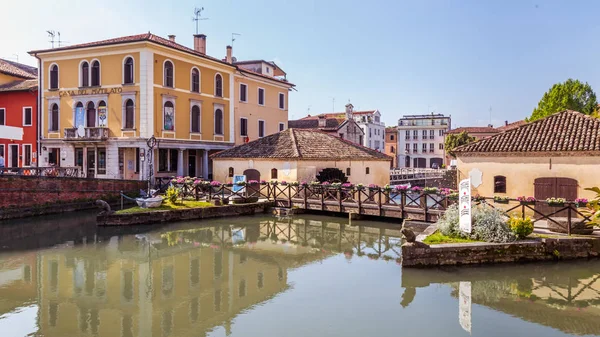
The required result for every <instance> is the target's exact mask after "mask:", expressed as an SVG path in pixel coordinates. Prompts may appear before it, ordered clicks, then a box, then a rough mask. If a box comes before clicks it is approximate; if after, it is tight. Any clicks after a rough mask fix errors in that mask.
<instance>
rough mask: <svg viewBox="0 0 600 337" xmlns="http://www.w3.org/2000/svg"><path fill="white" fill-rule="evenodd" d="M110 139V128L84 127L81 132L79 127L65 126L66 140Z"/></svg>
mask: <svg viewBox="0 0 600 337" xmlns="http://www.w3.org/2000/svg"><path fill="white" fill-rule="evenodd" d="M107 139H108V128H98V127H94V128H83V132H82V133H81V134H79V133H78V132H77V128H65V136H64V140H73V141H103V140H107Z"/></svg>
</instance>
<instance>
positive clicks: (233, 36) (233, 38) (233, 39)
mask: <svg viewBox="0 0 600 337" xmlns="http://www.w3.org/2000/svg"><path fill="white" fill-rule="evenodd" d="M241 35H242V34H238V33H231V47H232V48H233V41H235V37H236V36H241Z"/></svg>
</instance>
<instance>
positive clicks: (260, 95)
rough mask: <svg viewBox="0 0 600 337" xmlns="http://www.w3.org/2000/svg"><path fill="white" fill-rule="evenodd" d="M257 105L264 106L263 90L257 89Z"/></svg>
mask: <svg viewBox="0 0 600 337" xmlns="http://www.w3.org/2000/svg"><path fill="white" fill-rule="evenodd" d="M258 105H265V89H263V88H258Z"/></svg>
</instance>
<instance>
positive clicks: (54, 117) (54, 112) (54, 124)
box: [0, 103, 59, 131]
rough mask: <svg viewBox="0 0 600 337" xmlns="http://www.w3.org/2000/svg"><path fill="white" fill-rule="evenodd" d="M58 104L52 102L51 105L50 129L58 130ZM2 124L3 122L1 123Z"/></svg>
mask: <svg viewBox="0 0 600 337" xmlns="http://www.w3.org/2000/svg"><path fill="white" fill-rule="evenodd" d="M58 121H59V115H58V104H56V103H55V104H52V106H51V107H50V128H49V131H58ZM0 124H1V123H0Z"/></svg>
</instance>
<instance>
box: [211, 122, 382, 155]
mask: <svg viewBox="0 0 600 337" xmlns="http://www.w3.org/2000/svg"><path fill="white" fill-rule="evenodd" d="M212 158H216V159H222V158H274V159H288V160H290V159H297V160H307V159H315V160H386V161H389V160H392V158H391V157H389V156H387V155H385V154H384V153H381V152H378V151H375V150H373V149H370V148H367V147H364V146H362V145H358V144H355V143H352V142H350V141H348V140H345V139H341V138H339V137H336V136H332V135H329V134H327V133H324V132H320V131H316V130H302V129H294V128H290V129H287V130H285V131H282V132H280V133H276V134H273V135H270V136H267V137H263V138H260V139H257V140H255V141H252V142H249V143H246V144H242V145H239V146H236V147H233V148H231V149H228V150H224V151H221V152H219V153H216V154H214V155H212Z"/></svg>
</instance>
